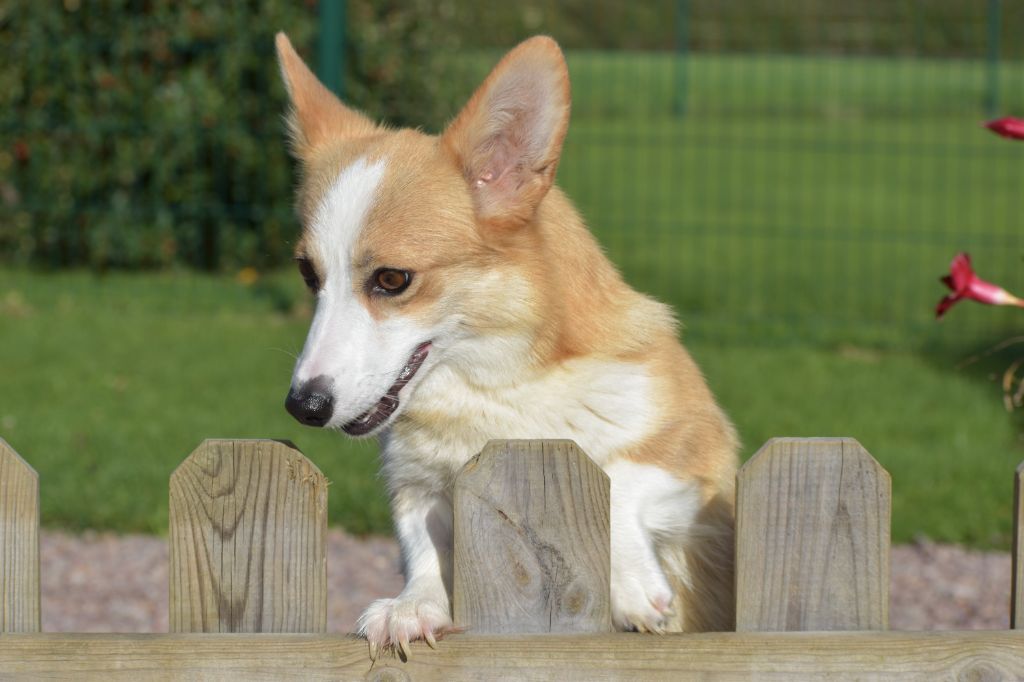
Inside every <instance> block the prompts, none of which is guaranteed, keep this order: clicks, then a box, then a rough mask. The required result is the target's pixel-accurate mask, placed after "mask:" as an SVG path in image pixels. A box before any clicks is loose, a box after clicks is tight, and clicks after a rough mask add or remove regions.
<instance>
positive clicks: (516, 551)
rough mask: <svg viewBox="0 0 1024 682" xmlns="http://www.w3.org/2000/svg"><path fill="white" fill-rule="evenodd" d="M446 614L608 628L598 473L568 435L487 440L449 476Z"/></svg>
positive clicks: (602, 485) (520, 628) (476, 626)
mask: <svg viewBox="0 0 1024 682" xmlns="http://www.w3.org/2000/svg"><path fill="white" fill-rule="evenodd" d="M454 507H455V567H454V594H453V607H454V618H455V622H456V623H457V624H460V625H466V626H468V627H470V628H472V630H473V632H474V633H481V634H483V633H531V632H610V631H611V629H612V626H611V604H610V597H609V594H610V592H609V580H610V564H609V554H608V552H609V533H610V530H609V529H610V526H609V509H610V507H609V482H608V476H607V475H605V473H604V472H603V471H601V469H600V468H599V467H598V466H597V465H596V464H594V463H593V462H592V461H591V460H590V458H589V457H587V455H586V454H585V453H584V452H583V451H582V450H580V448H579V447H578V446H577V445H576V444H575V443H574V442H572V441H568V440H532V441H528V440H510V441H492V442H490V443H488V444H487V446H486V447H485V448H484V450H483V452H481V453H480V454H479V455H477V456H476V457H475V458H473V459H472V460H470V462H469V463H467V464H466V466H465V467H464V468H463V470H462V472H461V473H460V474H459V477H458V479H457V481H456V483H455V492H454Z"/></svg>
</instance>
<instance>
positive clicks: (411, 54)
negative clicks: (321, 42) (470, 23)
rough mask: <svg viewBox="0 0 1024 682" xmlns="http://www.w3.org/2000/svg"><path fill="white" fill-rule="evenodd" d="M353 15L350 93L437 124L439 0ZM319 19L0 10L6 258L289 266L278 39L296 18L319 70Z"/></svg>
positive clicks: (18, 6)
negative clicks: (436, 4) (275, 46)
mask: <svg viewBox="0 0 1024 682" xmlns="http://www.w3.org/2000/svg"><path fill="white" fill-rule="evenodd" d="M348 12H349V22H348V26H349V27H350V37H349V39H348V40H347V41H346V42H347V51H348V55H349V56H348V59H346V63H347V65H348V67H349V73H348V74H347V76H346V82H347V84H348V87H347V93H346V94H347V95H348V97H349V99H350V100H351V101H352V102H354V104H355V105H357V106H360V107H362V108H365V109H366V110H367V111H368V112H369V113H371V114H372V115H375V116H380V117H383V118H387V119H389V120H391V121H393V122H396V123H400V124H403V125H409V124H412V125H437V124H439V123H440V122H441V121H442V120H443V119H442V115H443V114H442V111H443V107H444V106H445V104H446V98H445V97H443V96H440V95H439V92H438V88H437V87H436V84H437V83H443V82H444V79H443V78H442V75H441V71H440V68H441V67H440V64H441V62H440V57H441V55H443V54H446V53H450V50H447V49H446V48H448V47H449V46H451V44H452V40H453V39H452V38H451V37H448V36H446V34H445V32H444V31H439V30H437V24H436V23H434V22H433V21H432V19H433V18H434V17H438V18H441V14H440V12H439V11H438V10H435V9H434V8H433V3H430V2H427V1H426V0H417V1H415V2H410V3H398V2H395V3H385V4H382V3H375V2H372V1H371V0H361V1H354V0H353V1H351V2H349V3H348ZM316 28H317V25H316V5H315V3H311V2H307V3H306V4H301V3H296V2H290V1H286V0H281V1H278V2H255V1H250V2H231V3H214V2H201V1H199V0H191V1H187V2H183V1H167V0H163V1H161V0H154V1H152V2H134V1H131V0H106V1H104V2H95V3H93V2H78V1H75V0H65V2H64V3H63V4H60V3H54V2H20V3H7V4H0V43H2V44H3V45H5V46H6V47H5V53H6V55H7V58H5V60H4V61H3V63H2V64H0V207H2V210H3V213H4V215H5V216H6V217H5V220H4V221H3V226H2V229H0V260H2V261H3V262H7V263H33V264H37V265H43V266H49V267H66V266H81V265H88V266H90V267H93V268H96V269H100V270H102V269H105V268H111V267H117V268H157V267H164V266H168V265H171V264H175V263H179V264H185V265H189V266H194V267H200V268H205V269H220V268H232V267H236V266H239V265H242V264H247V265H254V266H257V267H265V266H271V265H274V264H278V263H281V262H282V261H285V260H287V259H288V258H289V257H290V255H291V248H292V246H291V245H292V242H293V241H294V233H295V230H296V228H297V225H296V221H295V219H294V218H293V216H292V212H291V201H292V199H291V192H292V179H291V178H292V171H291V169H290V165H289V162H288V161H287V158H286V148H285V145H284V143H283V137H282V135H283V125H282V122H281V113H282V112H283V110H284V103H285V98H284V92H283V89H282V87H281V84H280V78H279V75H278V70H277V65H276V59H275V56H274V50H273V44H274V43H273V36H274V34H275V32H276V31H278V30H282V29H283V30H286V31H287V32H288V34H289V35H290V37H291V38H292V41H293V42H294V43H295V45H296V46H297V47H298V48H299V49H300V50H302V51H303V52H304V54H306V55H307V57H311V59H310V62H311V64H312V65H313V66H314V67H315V56H316V53H315V51H314V50H313V48H315V46H316ZM339 48H340V45H339ZM438 48H440V49H438ZM452 90H454V88H452ZM450 99H451V98H447V101H450Z"/></svg>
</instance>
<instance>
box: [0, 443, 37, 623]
mask: <svg viewBox="0 0 1024 682" xmlns="http://www.w3.org/2000/svg"><path fill="white" fill-rule="evenodd" d="M0 632H39V476H38V475H36V472H35V470H34V469H33V468H32V467H30V466H29V465H28V463H27V462H25V460H23V459H22V458H21V457H20V456H18V453H17V452H15V451H14V448H12V447H11V446H10V445H8V444H7V441H5V440H4V439H3V438H0Z"/></svg>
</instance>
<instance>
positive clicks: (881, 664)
mask: <svg viewBox="0 0 1024 682" xmlns="http://www.w3.org/2000/svg"><path fill="white" fill-rule="evenodd" d="M0 677H2V678H3V679H4V680H36V679H40V678H44V677H45V678H46V679H58V680H59V679H63V680H76V681H84V682H100V681H101V680H125V681H127V680H132V681H135V680H139V681H148V680H176V679H188V680H218V681H221V680H247V681H248V680H375V681H383V680H417V681H423V680H426V681H430V680H436V681H438V682H441V681H444V682H448V681H451V682H458V681H459V680H481V679H503V680H559V681H560V682H562V681H564V682H569V681H571V680H594V681H599V680H628V681H629V682H633V681H634V680H638V679H641V680H675V681H679V682H682V681H685V680H780V681H781V680H815V681H817V680H879V681H884V682H888V681H889V680H894V679H899V680H922V681H927V682H932V681H933V680H1019V679H1024V632H1022V631H1020V630H1004V631H971V632H776V633H708V634H700V635H666V636H652V635H641V634H635V633H618V634H611V635H608V634H605V635H518V636H513V635H490V636H479V635H455V636H450V637H448V638H446V639H445V640H444V641H443V642H440V643H439V645H438V650H437V651H431V650H430V649H428V648H427V647H426V645H424V644H422V643H421V642H417V643H415V644H413V647H412V656H411V658H410V659H409V661H408V662H406V663H403V662H401V661H399V660H397V659H395V658H383V659H381V660H379V661H377V663H376V664H373V665H371V663H370V660H369V657H368V653H367V649H366V642H363V641H360V640H356V639H352V638H350V637H346V636H344V635H245V634H243V635H60V634H42V635H6V636H4V637H0Z"/></svg>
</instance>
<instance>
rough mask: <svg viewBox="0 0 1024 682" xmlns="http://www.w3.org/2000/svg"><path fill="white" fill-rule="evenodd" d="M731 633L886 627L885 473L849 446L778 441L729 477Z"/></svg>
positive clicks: (848, 442)
mask: <svg viewBox="0 0 1024 682" xmlns="http://www.w3.org/2000/svg"><path fill="white" fill-rule="evenodd" d="M736 494H737V507H736V601H737V604H736V606H737V614H736V629H737V630H738V631H779V630H884V629H887V628H888V626H889V516H890V507H891V484H890V479H889V474H888V473H887V472H886V471H885V470H884V469H883V468H882V467H881V466H880V465H879V464H878V462H876V461H875V460H874V458H872V457H871V455H870V454H868V452H867V451H866V450H864V448H863V447H861V445H860V443H858V442H857V441H855V440H853V439H849V438H776V439H772V440H770V441H768V443H766V444H765V445H764V447H762V448H761V449H760V450H759V451H758V452H757V454H755V455H754V457H753V458H752V459H751V460H750V461H748V462H747V463H746V464H745V465H744V466H743V468H742V469H741V470H740V472H739V474H738V475H737V493H736Z"/></svg>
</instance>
